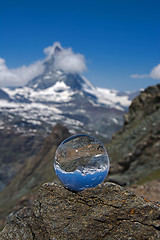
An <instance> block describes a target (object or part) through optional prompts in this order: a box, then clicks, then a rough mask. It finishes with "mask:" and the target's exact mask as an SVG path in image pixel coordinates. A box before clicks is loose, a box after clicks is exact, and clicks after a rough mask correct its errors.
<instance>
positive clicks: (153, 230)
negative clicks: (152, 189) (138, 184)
mask: <svg viewBox="0 0 160 240" xmlns="http://www.w3.org/2000/svg"><path fill="white" fill-rule="evenodd" d="M0 239H7V240H8V239H16V240H22V239H29V240H31V239H37V240H41V239H46V240H49V239H52V240H53V239H55V240H56V239H89V240H92V239H107V240H112V239H114V240H115V239H118V240H120V239H123V240H124V239H132V240H134V239H135V240H138V239H141V240H142V239H145V240H146V239H156V240H157V239H160V205H159V204H158V203H156V202H150V201H148V200H147V199H144V198H142V197H140V196H137V195H135V194H134V193H132V192H130V191H127V190H125V189H124V188H123V187H121V186H119V185H117V184H114V183H102V184H101V185H99V186H98V187H96V188H91V189H86V190H84V191H82V192H77V193H75V192H71V191H69V190H67V189H65V188H64V187H63V186H60V185H57V184H56V183H46V184H44V185H43V186H42V187H41V189H40V190H39V195H38V197H37V199H36V201H35V202H34V203H33V205H32V206H31V207H24V208H23V209H21V210H19V211H18V212H17V213H11V214H10V215H9V216H8V220H7V224H6V226H5V228H4V229H3V231H2V232H1V233H0Z"/></svg>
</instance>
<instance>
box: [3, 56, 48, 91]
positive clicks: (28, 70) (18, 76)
mask: <svg viewBox="0 0 160 240" xmlns="http://www.w3.org/2000/svg"><path fill="white" fill-rule="evenodd" d="M43 71H44V65H43V62H42V61H37V62H35V63H32V64H30V65H29V66H25V65H24V66H21V67H19V68H12V69H9V68H8V67H7V66H6V63H5V60H4V59H3V58H0V87H6V86H23V85H25V84H26V83H27V82H28V81H29V80H31V79H32V78H34V77H36V76H38V75H39V74H41V73H42V72H43Z"/></svg>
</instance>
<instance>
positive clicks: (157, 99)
mask: <svg viewBox="0 0 160 240" xmlns="http://www.w3.org/2000/svg"><path fill="white" fill-rule="evenodd" d="M159 149H160V84H157V85H156V86H152V87H148V88H147V89H145V90H144V91H143V92H141V94H140V95H139V96H138V97H136V98H135V99H134V100H133V102H132V104H131V106H130V107H129V112H128V114H126V115H125V124H124V126H123V129H122V130H121V131H119V132H118V133H117V134H115V135H114V138H113V139H112V141H111V142H110V143H109V144H108V146H107V151H108V154H109V157H110V161H111V168H110V174H109V177H110V181H111V182H115V183H118V184H120V185H132V184H143V183H146V182H148V181H152V180H160V150H159ZM157 200H158V199H157Z"/></svg>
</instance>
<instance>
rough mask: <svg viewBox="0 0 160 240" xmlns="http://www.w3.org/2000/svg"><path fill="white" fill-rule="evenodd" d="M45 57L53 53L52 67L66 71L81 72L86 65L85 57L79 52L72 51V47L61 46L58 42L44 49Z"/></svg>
mask: <svg viewBox="0 0 160 240" xmlns="http://www.w3.org/2000/svg"><path fill="white" fill-rule="evenodd" d="M44 52H45V53H46V54H47V57H50V56H51V55H53V54H54V68H55V69H60V70H62V71H64V72H66V73H82V72H84V71H85V70H86V69H87V67H86V63H85V57H84V56H83V55H82V54H80V53H74V52H73V51H72V48H62V47H61V44H60V43H59V42H55V43H54V44H53V46H49V47H47V48H45V49H44Z"/></svg>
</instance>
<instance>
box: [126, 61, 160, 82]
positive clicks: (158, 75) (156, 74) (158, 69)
mask: <svg viewBox="0 0 160 240" xmlns="http://www.w3.org/2000/svg"><path fill="white" fill-rule="evenodd" d="M130 77H131V78H138V79H142V78H152V79H157V80H160V64H158V65H157V66H155V67H154V68H153V69H152V70H151V72H150V73H149V74H132V75H131V76H130Z"/></svg>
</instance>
